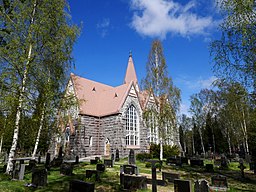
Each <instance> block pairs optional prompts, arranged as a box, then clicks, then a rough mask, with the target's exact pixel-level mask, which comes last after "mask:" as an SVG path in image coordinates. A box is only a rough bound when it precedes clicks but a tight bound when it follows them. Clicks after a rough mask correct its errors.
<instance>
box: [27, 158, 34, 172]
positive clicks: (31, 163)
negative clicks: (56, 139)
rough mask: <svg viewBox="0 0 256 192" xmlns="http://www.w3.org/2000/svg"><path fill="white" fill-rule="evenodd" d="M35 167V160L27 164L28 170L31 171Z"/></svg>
mask: <svg viewBox="0 0 256 192" xmlns="http://www.w3.org/2000/svg"><path fill="white" fill-rule="evenodd" d="M35 167H36V160H34V159H31V160H29V163H28V170H33V169H34V168H35Z"/></svg>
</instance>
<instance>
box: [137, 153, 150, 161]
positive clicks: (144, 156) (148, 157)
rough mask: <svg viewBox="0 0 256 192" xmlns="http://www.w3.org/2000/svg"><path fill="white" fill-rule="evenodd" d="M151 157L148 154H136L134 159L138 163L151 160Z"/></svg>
mask: <svg viewBox="0 0 256 192" xmlns="http://www.w3.org/2000/svg"><path fill="white" fill-rule="evenodd" d="M151 158H152V155H151V154H150V153H138V154H137V155H136V159H137V160H139V161H145V160H146V159H151Z"/></svg>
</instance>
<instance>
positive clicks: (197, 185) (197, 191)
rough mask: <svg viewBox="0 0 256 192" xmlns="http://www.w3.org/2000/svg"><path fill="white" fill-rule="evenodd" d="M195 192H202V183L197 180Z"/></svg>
mask: <svg viewBox="0 0 256 192" xmlns="http://www.w3.org/2000/svg"><path fill="white" fill-rule="evenodd" d="M194 192H200V183H199V181H198V180H196V182H195V185H194Z"/></svg>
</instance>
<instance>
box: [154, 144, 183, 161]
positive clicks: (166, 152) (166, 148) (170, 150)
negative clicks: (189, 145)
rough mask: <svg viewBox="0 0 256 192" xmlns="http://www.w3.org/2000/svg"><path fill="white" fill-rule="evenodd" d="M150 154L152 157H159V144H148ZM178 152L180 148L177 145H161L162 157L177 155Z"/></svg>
mask: <svg viewBox="0 0 256 192" xmlns="http://www.w3.org/2000/svg"><path fill="white" fill-rule="evenodd" d="M150 154H151V155H152V157H153V158H157V159H159V154H160V145H159V144H158V145H157V144H153V143H152V144H151V145H150ZM179 154H180V149H179V147H178V146H176V145H174V146H170V145H163V157H164V158H167V157H171V156H175V155H179Z"/></svg>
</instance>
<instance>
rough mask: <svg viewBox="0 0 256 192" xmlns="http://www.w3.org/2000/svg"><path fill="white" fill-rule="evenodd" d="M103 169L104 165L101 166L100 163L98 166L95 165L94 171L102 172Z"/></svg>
mask: <svg viewBox="0 0 256 192" xmlns="http://www.w3.org/2000/svg"><path fill="white" fill-rule="evenodd" d="M105 169H106V167H105V165H104V164H102V163H98V164H97V165H96V170H97V171H100V172H104V171H105Z"/></svg>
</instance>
